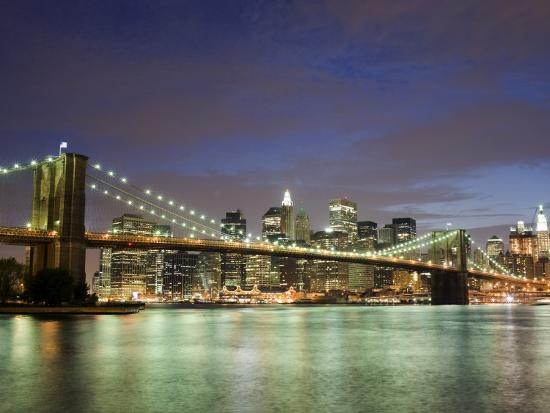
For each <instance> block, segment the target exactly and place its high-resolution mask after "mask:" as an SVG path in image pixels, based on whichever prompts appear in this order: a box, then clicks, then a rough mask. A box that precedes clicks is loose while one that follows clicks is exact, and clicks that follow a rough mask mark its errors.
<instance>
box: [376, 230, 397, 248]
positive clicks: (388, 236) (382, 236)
mask: <svg viewBox="0 0 550 413" xmlns="http://www.w3.org/2000/svg"><path fill="white" fill-rule="evenodd" d="M394 244H395V227H394V226H393V225H385V226H384V227H383V228H379V229H378V249H384V248H389V247H391V246H393V245H394Z"/></svg>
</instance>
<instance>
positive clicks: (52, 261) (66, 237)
mask: <svg viewBox="0 0 550 413" xmlns="http://www.w3.org/2000/svg"><path fill="white" fill-rule="evenodd" d="M87 162H88V158H87V157H85V156H83V155H77V154H72V153H64V154H62V155H61V156H60V157H59V158H57V159H55V160H53V161H51V162H48V163H43V164H41V165H40V166H38V167H37V168H36V169H35V171H34V185H33V199H32V218H31V226H32V228H36V229H42V230H47V231H56V232H57V233H58V234H59V238H58V239H57V240H56V241H54V242H53V243H51V244H47V245H38V246H33V247H31V251H30V255H29V259H30V266H31V273H32V274H36V272H38V271H40V270H41V269H44V268H62V269H65V270H67V271H68V272H69V274H71V275H72V276H73V277H74V279H75V280H84V279H85V278H86V272H85V261H86V243H85V238H84V232H85V230H84V216H85V198H86V197H85V189H86V188H85V185H86V166H87Z"/></svg>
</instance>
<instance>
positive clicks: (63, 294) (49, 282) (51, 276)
mask: <svg viewBox="0 0 550 413" xmlns="http://www.w3.org/2000/svg"><path fill="white" fill-rule="evenodd" d="M72 294H73V277H71V275H70V274H69V273H68V272H67V271H65V270H62V269H60V268H46V269H44V270H41V271H39V272H38V273H36V275H35V276H34V277H32V278H31V281H30V283H29V286H28V296H29V299H30V300H31V301H32V302H34V303H46V304H48V305H59V304H61V303H63V302H68V301H70V300H71V296H72Z"/></svg>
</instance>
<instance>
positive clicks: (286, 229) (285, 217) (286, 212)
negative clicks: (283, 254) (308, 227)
mask: <svg viewBox="0 0 550 413" xmlns="http://www.w3.org/2000/svg"><path fill="white" fill-rule="evenodd" d="M295 224H296V221H295V218H294V204H293V202H292V199H291V198H290V192H289V191H288V189H287V190H286V191H285V194H284V197H283V202H282V204H281V233H282V234H284V236H285V238H286V239H288V240H289V241H294V240H295V239H296V229H295Z"/></svg>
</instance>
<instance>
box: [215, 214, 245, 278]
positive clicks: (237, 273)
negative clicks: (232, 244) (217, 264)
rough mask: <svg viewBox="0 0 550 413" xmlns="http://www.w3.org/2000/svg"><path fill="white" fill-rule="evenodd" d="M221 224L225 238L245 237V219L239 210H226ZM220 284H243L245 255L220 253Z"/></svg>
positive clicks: (239, 238)
mask: <svg viewBox="0 0 550 413" xmlns="http://www.w3.org/2000/svg"><path fill="white" fill-rule="evenodd" d="M222 225H223V226H222V233H223V234H224V236H226V237H227V238H229V239H232V240H244V239H245V238H246V219H245V217H244V215H243V213H242V212H241V211H240V210H236V211H230V212H226V213H225V218H223V219H222ZM221 284H222V286H224V285H225V286H240V287H244V286H245V284H246V271H245V257H243V256H242V255H241V254H234V253H222V254H221Z"/></svg>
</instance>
